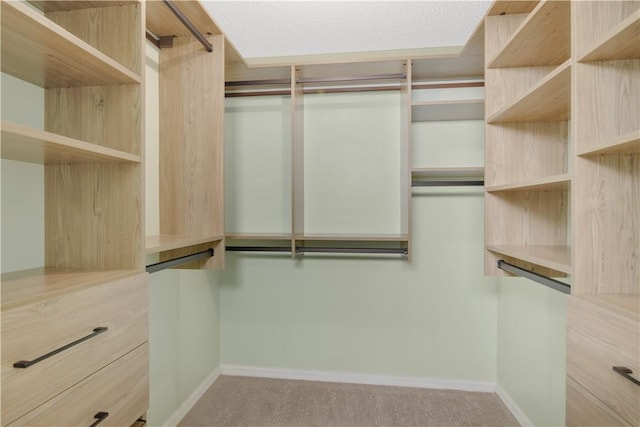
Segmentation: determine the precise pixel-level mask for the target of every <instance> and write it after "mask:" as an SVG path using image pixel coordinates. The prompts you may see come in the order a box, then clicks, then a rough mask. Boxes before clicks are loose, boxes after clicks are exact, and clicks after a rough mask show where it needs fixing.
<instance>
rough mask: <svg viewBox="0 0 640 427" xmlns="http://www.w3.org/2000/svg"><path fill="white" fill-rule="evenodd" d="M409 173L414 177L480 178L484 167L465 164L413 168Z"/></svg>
mask: <svg viewBox="0 0 640 427" xmlns="http://www.w3.org/2000/svg"><path fill="white" fill-rule="evenodd" d="M411 175H412V176H413V175H416V177H424V178H450V177H464V178H482V177H484V167H483V166H477V167H474V166H469V167H466V166H465V167H451V168H413V169H411Z"/></svg>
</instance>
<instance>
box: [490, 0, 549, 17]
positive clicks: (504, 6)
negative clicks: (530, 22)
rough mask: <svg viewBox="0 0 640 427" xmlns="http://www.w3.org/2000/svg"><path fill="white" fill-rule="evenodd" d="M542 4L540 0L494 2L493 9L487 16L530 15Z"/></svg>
mask: <svg viewBox="0 0 640 427" xmlns="http://www.w3.org/2000/svg"><path fill="white" fill-rule="evenodd" d="M538 3H540V0H531V1H525V0H511V1H507V0H500V1H494V2H493V4H492V5H491V8H490V9H489V10H488V11H487V16H495V15H517V14H523V13H530V12H531V11H532V10H533V9H535V8H536V6H537V5H538Z"/></svg>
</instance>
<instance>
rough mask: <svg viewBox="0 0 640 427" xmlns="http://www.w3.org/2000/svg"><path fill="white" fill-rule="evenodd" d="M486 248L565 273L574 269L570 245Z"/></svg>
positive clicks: (490, 246)
mask: <svg viewBox="0 0 640 427" xmlns="http://www.w3.org/2000/svg"><path fill="white" fill-rule="evenodd" d="M486 249H487V250H489V251H491V252H495V253H498V254H502V255H505V256H509V257H512V258H517V259H519V260H522V261H526V262H530V263H532V264H536V265H540V266H542V267H547V268H551V269H553V270H556V271H561V272H563V273H567V274H571V271H572V269H571V249H570V248H569V246H515V245H486Z"/></svg>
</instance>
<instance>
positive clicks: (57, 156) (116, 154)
mask: <svg viewBox="0 0 640 427" xmlns="http://www.w3.org/2000/svg"><path fill="white" fill-rule="evenodd" d="M0 126H1V127H2V158H3V159H10V160H18V161H21V162H30V163H39V164H47V165H49V164H69V163H121V162H128V163H140V162H141V159H140V156H138V155H135V154H130V153H125V152H123V151H119V150H113V149H111V148H107V147H103V146H101V145H95V144H91V143H88V142H85V141H79V140H77V139H73V138H67V137H65V136H61V135H57V134H55V133H51V132H46V131H42V130H38V129H33V128H30V127H28V126H23V125H19V124H16V123H11V122H7V121H2V122H1V124H0Z"/></svg>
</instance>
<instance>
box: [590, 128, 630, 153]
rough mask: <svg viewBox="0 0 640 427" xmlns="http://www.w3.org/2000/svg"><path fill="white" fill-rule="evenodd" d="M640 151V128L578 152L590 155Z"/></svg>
mask: <svg viewBox="0 0 640 427" xmlns="http://www.w3.org/2000/svg"><path fill="white" fill-rule="evenodd" d="M639 151H640V130H637V131H632V132H629V133H627V134H625V135H621V136H617V137H613V138H611V139H609V140H605V141H603V142H601V143H599V144H597V145H595V146H591V147H589V148H586V149H583V150H582V151H580V152H578V155H580V156H590V155H597V154H624V153H637V152H639Z"/></svg>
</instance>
